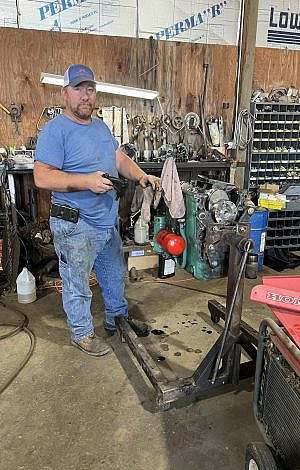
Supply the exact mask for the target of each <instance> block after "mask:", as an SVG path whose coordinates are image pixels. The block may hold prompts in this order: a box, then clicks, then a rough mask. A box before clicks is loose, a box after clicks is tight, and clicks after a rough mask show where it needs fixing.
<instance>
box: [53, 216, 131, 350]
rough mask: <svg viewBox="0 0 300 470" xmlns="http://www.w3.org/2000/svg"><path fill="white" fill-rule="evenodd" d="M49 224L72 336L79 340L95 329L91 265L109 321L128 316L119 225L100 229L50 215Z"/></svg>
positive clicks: (113, 324) (111, 324) (108, 325)
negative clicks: (120, 316)
mask: <svg viewBox="0 0 300 470" xmlns="http://www.w3.org/2000/svg"><path fill="white" fill-rule="evenodd" d="M50 228H51V231H52V234H53V240H54V246H55V250H56V253H57V256H58V259H59V273H60V276H61V279H62V285H63V288H62V301H63V307H64V311H65V313H66V315H67V319H68V326H69V328H70V332H71V337H72V339H74V340H77V341H78V340H79V339H81V338H83V337H84V336H87V335H91V334H93V332H94V327H93V319H92V315H91V300H92V292H91V289H90V286H89V277H90V273H91V271H92V269H94V270H95V273H96V276H97V280H98V283H99V286H100V287H101V290H102V295H103V300H104V305H105V314H106V319H105V322H106V325H107V327H108V328H112V329H114V328H115V318H116V316H118V315H123V316H125V317H127V316H128V303H127V300H126V299H125V297H124V274H125V263H124V257H123V250H122V242H121V239H120V236H119V233H118V231H117V229H116V228H110V229H104V230H99V229H97V228H95V227H92V226H91V225H89V224H87V223H86V222H85V221H84V220H82V219H80V218H79V220H78V222H77V223H76V224H75V223H73V222H67V221H65V220H61V219H58V218H55V217H50Z"/></svg>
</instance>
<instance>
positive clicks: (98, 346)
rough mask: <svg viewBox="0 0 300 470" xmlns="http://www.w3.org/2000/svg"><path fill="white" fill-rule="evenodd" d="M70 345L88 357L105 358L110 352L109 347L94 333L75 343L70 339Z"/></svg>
mask: <svg viewBox="0 0 300 470" xmlns="http://www.w3.org/2000/svg"><path fill="white" fill-rule="evenodd" d="M71 344H72V346H76V348H79V349H80V350H81V351H83V352H85V353H86V354H89V355H90V356H105V354H108V353H110V352H111V347H110V346H109V345H108V344H107V343H106V342H105V341H104V340H103V339H102V338H100V337H99V336H97V335H95V333H93V334H92V335H90V336H84V337H83V338H81V339H79V340H76V341H75V340H74V339H72V340H71Z"/></svg>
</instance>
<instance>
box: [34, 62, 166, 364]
mask: <svg viewBox="0 0 300 470" xmlns="http://www.w3.org/2000/svg"><path fill="white" fill-rule="evenodd" d="M62 96H63V99H64V102H65V111H64V114H63V115H60V116H57V117H56V118H55V119H53V120H52V121H50V122H49V123H48V124H46V125H45V126H44V128H43V130H42V132H41V134H40V135H39V138H38V142H37V148H36V161H35V165H34V180H35V184H36V186H37V187H39V188H43V189H48V190H51V191H52V206H51V210H50V228H51V231H52V234H53V239H54V245H55V250H56V252H57V255H58V258H59V272H60V275H61V278H62V281H63V291H62V300H63V307H64V310H65V313H66V315H67V321H68V326H69V329H70V333H71V344H72V345H74V346H76V347H78V348H79V349H80V350H81V351H84V352H86V353H88V354H90V355H93V356H102V355H105V354H107V353H108V352H110V347H109V346H108V345H107V343H106V342H105V341H104V340H103V339H101V338H100V337H98V336H97V335H95V333H94V327H93V321H92V316H91V310H90V306H91V297H92V294H91V290H90V288H89V276H90V273H91V270H92V269H94V270H95V272H96V276H97V280H98V283H99V285H100V286H101V289H102V294H103V299H104V304H105V314H106V318H105V323H104V326H105V329H106V330H107V331H108V332H109V333H110V334H113V333H114V331H115V329H116V325H115V318H116V317H117V316H118V315H122V316H124V317H127V316H128V305H127V301H126V299H125V298H124V272H125V267H124V260H123V252H122V244H121V240H120V237H119V234H118V231H117V228H116V226H117V217H118V203H117V201H116V193H115V191H114V189H113V186H112V183H111V182H110V180H109V179H107V178H105V177H103V175H104V174H105V173H108V174H109V175H110V176H114V177H117V176H118V174H120V175H122V176H124V177H125V178H128V179H130V180H133V181H136V182H138V183H139V184H140V185H141V186H142V187H143V188H145V187H146V186H147V185H148V184H151V185H152V187H153V189H155V188H156V187H157V186H159V179H158V178H156V177H155V176H151V175H147V174H146V173H145V172H143V171H142V170H141V169H140V168H139V166H138V165H137V164H136V163H134V162H133V161H132V160H131V159H130V158H129V157H127V156H126V155H125V154H124V153H123V152H122V151H121V150H120V149H119V147H118V142H117V141H116V139H115V138H114V137H113V136H112V134H111V132H110V130H109V128H108V127H107V126H106V124H104V122H103V121H101V120H100V119H97V118H92V117H91V115H92V112H93V109H94V106H95V101H96V83H95V77H94V73H93V71H92V70H91V69H90V68H89V67H86V66H85V65H81V64H73V65H71V66H70V67H69V68H68V69H67V70H66V72H65V75H64V87H63V89H62ZM78 215H79V217H78V221H77V216H78Z"/></svg>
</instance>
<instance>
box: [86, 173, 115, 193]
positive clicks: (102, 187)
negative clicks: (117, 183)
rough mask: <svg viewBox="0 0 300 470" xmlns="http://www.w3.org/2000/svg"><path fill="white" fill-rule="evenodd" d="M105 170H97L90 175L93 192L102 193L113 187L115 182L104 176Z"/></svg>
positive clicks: (90, 186) (90, 187)
mask: <svg viewBox="0 0 300 470" xmlns="http://www.w3.org/2000/svg"><path fill="white" fill-rule="evenodd" d="M102 175H104V172H103V171H95V173H91V174H90V175H89V189H90V190H91V191H93V193H97V194H102V193H106V192H107V191H110V190H111V189H113V184H112V182H111V181H110V180H108V179H107V178H103V176H102Z"/></svg>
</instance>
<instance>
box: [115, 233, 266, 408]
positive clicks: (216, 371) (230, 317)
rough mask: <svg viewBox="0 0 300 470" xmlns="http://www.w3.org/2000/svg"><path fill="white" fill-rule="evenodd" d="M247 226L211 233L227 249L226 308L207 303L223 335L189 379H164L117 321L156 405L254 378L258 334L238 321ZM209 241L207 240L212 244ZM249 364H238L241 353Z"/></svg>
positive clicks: (123, 323)
mask: <svg viewBox="0 0 300 470" xmlns="http://www.w3.org/2000/svg"><path fill="white" fill-rule="evenodd" d="M248 230H249V227H248V225H247V224H237V225H235V226H233V227H225V228H224V231H223V232H221V233H220V232H219V233H216V232H215V233H212V235H211V237H212V238H216V239H217V238H219V240H220V239H222V241H223V243H224V244H225V245H229V246H230V257H229V271H228V286H227V301H226V307H224V306H223V305H221V304H219V303H218V302H215V301H213V300H211V301H209V302H208V308H209V311H210V314H211V318H212V321H214V322H216V323H217V322H218V321H219V320H220V319H221V318H223V319H224V320H225V328H224V331H223V334H222V335H220V337H219V338H218V339H217V341H216V342H215V343H214V345H213V346H212V348H211V349H210V350H209V351H208V353H207V355H206V356H205V358H204V359H203V361H202V362H201V363H200V364H199V366H198V367H197V369H196V370H195V371H194V373H193V374H192V376H191V377H188V378H180V379H178V380H169V379H167V378H166V377H165V376H164V375H163V373H162V371H161V370H160V369H159V368H158V366H157V364H156V362H155V361H154V359H153V358H152V357H151V356H150V354H149V353H148V351H147V350H146V348H145V346H144V344H143V343H142V342H141V341H140V339H139V338H138V337H137V335H136V334H135V332H134V331H133V329H132V328H131V326H130V325H129V323H128V322H127V320H126V319H125V318H124V317H118V319H117V327H118V330H119V332H120V335H121V338H122V339H123V341H125V342H126V343H127V344H128V346H129V348H130V349H131V351H132V353H133V354H134V356H135V357H136V359H137V360H138V362H139V364H140V365H141V367H142V368H143V370H144V372H145V373H146V375H147V377H148V379H149V380H150V382H151V384H152V385H153V387H154V389H155V391H156V394H157V397H156V399H157V404H158V406H159V408H161V409H168V407H169V406H170V404H171V403H172V402H175V401H177V400H179V399H181V398H186V397H192V396H194V395H199V394H201V393H204V392H205V393H206V394H207V393H208V392H211V393H213V392H214V391H215V390H216V389H220V388H222V387H224V386H225V385H228V384H232V385H238V383H239V380H240V379H244V378H247V377H253V376H254V371H255V362H256V355H257V332H256V331H255V330H253V329H252V328H251V327H250V326H248V325H247V324H246V323H244V322H242V321H241V315H242V302H243V290H244V276H245V267H246V259H247V255H248V251H245V243H247V242H249V240H248V233H249V232H248ZM211 241H212V240H210V242H211ZM242 348H243V349H244V350H245V352H246V353H247V354H248V356H250V358H251V360H250V361H248V362H246V363H242V364H241V349H242Z"/></svg>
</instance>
